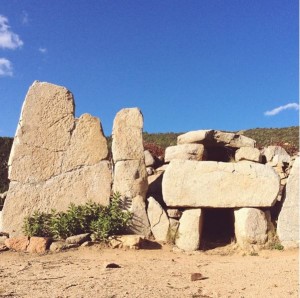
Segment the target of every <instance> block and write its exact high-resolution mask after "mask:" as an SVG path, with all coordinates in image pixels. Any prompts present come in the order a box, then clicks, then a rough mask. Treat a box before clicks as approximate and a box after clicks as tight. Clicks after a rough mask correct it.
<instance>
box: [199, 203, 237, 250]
mask: <svg viewBox="0 0 300 298" xmlns="http://www.w3.org/2000/svg"><path fill="white" fill-rule="evenodd" d="M233 210H234V209H232V208H203V209H202V212H203V228H202V235H201V241H200V243H201V245H200V249H202V250H209V249H214V248H216V247H222V246H225V245H228V244H230V243H232V241H234V240H235V233H234V213H233Z"/></svg>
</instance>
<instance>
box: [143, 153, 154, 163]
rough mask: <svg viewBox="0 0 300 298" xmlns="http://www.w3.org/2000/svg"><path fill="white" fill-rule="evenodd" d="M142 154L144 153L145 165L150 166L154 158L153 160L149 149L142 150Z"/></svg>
mask: <svg viewBox="0 0 300 298" xmlns="http://www.w3.org/2000/svg"><path fill="white" fill-rule="evenodd" d="M144 155H145V164H146V167H152V166H154V164H155V160H154V158H153V156H152V154H151V153H150V151H149V150H145V151H144Z"/></svg>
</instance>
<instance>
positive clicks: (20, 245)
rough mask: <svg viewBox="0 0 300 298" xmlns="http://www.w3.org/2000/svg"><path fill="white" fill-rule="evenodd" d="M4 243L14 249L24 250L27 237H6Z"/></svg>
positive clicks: (27, 240) (27, 241) (26, 245)
mask: <svg viewBox="0 0 300 298" xmlns="http://www.w3.org/2000/svg"><path fill="white" fill-rule="evenodd" d="M4 244H5V246H6V247H8V248H9V249H12V250H15V251H26V249H27V247H28V245H29V237H27V236H20V237H13V238H8V239H6V240H5V241H4Z"/></svg>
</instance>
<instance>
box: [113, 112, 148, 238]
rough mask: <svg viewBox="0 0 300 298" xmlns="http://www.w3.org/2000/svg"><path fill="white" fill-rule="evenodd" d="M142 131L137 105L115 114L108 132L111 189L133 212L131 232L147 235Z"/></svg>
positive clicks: (140, 115) (145, 181)
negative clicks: (109, 136)
mask: <svg viewBox="0 0 300 298" xmlns="http://www.w3.org/2000/svg"><path fill="white" fill-rule="evenodd" d="M142 133H143V115H142V113H141V111H140V110H139V109H138V108H131V109H123V110H121V111H120V112H118V113H117V115H116V117H115V120H114V125H113V133H112V137H113V141H112V154H113V162H114V183H113V191H114V192H119V193H120V194H121V196H122V198H123V200H124V203H125V205H127V209H129V210H130V211H131V212H132V213H133V223H132V227H131V231H132V232H134V233H137V234H143V235H145V236H148V235H149V233H150V226H149V221H148V219H147V214H146V205H145V199H146V193H147V189H148V181H147V172H146V165H145V157H144V146H143V134H142ZM137 197H138V198H139V199H136V198H137ZM140 198H142V201H141V199H140ZM136 204H138V207H137V206H136ZM137 211H138V212H137Z"/></svg>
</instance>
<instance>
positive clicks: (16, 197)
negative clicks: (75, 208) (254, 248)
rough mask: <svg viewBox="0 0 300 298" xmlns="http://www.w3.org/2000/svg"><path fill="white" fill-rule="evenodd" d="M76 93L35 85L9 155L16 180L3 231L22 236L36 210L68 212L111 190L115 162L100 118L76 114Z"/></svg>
mask: <svg viewBox="0 0 300 298" xmlns="http://www.w3.org/2000/svg"><path fill="white" fill-rule="evenodd" d="M74 107H75V105H74V100H73V95H72V93H71V92H70V91H69V90H67V89H66V88H64V87H61V86H56V85H53V84H49V83H44V82H37V81H36V82H34V83H33V85H32V86H31V87H30V88H29V91H28V93H27V95H26V99H25V101H24V104H23V108H22V111H21V116H20V121H19V124H18V127H17V131H16V136H15V139H14V143H13V147H12V150H11V154H10V158H9V179H10V180H11V183H10V186H9V191H8V194H7V198H6V200H5V204H4V208H3V230H5V231H6V232H8V233H10V235H18V234H22V225H23V219H24V217H25V216H27V215H30V214H32V213H33V212H34V211H42V212H49V211H50V210H51V209H53V208H54V209H56V210H58V211H63V210H66V209H67V207H68V206H69V204H70V203H71V202H72V203H74V204H76V205H78V204H84V203H86V202H87V201H89V200H92V201H94V202H97V203H101V204H103V205H107V204H108V203H109V197H110V194H111V183H112V182H111V180H112V178H111V166H110V163H109V161H108V160H106V158H107V155H108V150H107V142H106V139H105V137H104V135H103V131H102V127H101V123H100V121H99V119H97V118H95V117H92V116H90V115H88V114H85V115H83V116H81V117H80V118H79V119H75V118H74Z"/></svg>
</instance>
